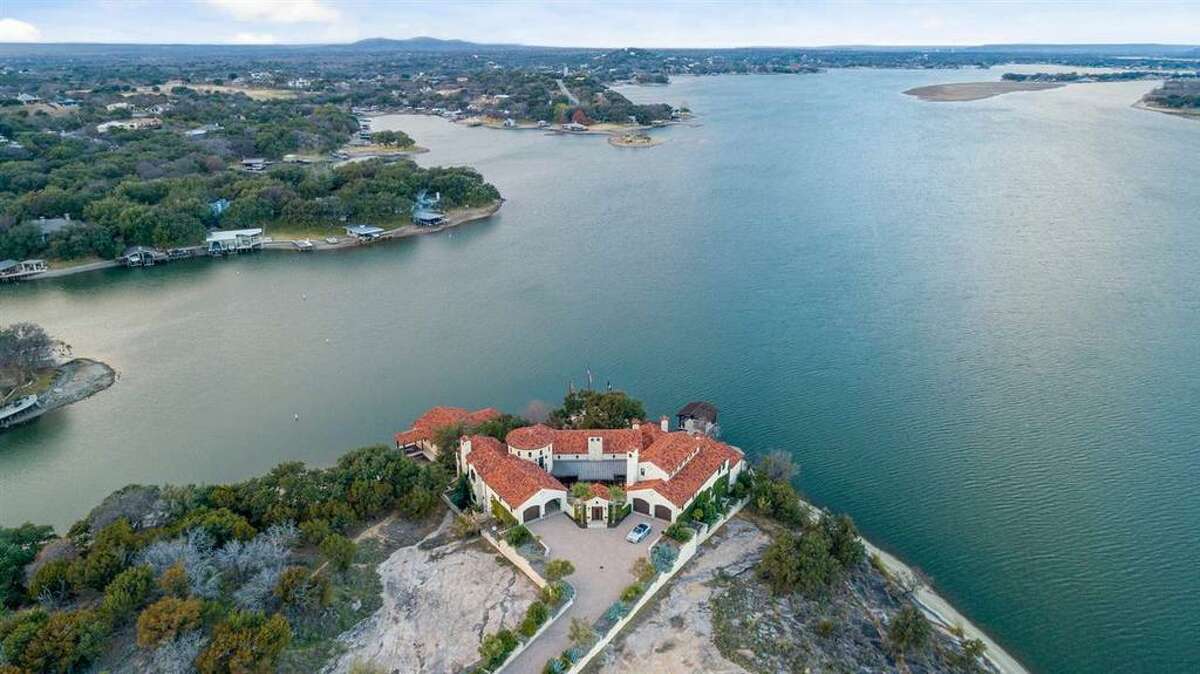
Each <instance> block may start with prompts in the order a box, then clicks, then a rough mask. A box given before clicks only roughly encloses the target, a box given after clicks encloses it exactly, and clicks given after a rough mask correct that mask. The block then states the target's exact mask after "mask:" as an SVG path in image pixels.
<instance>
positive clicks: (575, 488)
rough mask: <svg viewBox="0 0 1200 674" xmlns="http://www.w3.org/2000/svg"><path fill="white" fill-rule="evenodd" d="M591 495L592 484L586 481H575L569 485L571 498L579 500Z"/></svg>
mask: <svg viewBox="0 0 1200 674" xmlns="http://www.w3.org/2000/svg"><path fill="white" fill-rule="evenodd" d="M591 497H592V485H591V484H590V483H588V482H576V483H575V484H573V485H571V498H574V499H578V500H580V501H584V500H587V499H589V498H591Z"/></svg>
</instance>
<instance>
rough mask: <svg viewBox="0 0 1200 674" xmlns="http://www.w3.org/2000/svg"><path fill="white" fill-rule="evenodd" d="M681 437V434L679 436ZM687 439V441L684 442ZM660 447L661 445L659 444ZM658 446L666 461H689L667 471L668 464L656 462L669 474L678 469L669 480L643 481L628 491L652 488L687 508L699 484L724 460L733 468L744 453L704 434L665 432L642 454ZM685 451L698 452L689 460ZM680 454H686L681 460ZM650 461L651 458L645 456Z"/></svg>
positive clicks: (709, 476) (711, 474)
mask: <svg viewBox="0 0 1200 674" xmlns="http://www.w3.org/2000/svg"><path fill="white" fill-rule="evenodd" d="M678 436H682V439H679V438H678ZM684 439H686V440H688V442H686V443H685V442H683V440H684ZM660 445H661V447H658V446H660ZM656 447H658V450H657V451H656V454H660V455H661V458H660V460H662V461H664V462H665V463H670V462H673V461H676V460H677V459H678V460H681V461H686V462H685V463H683V465H682V467H679V466H678V465H676V468H673V469H670V470H668V469H667V467H666V466H664V465H662V464H660V463H658V462H657V461H656V462H655V465H657V466H659V467H660V468H662V469H663V470H666V471H667V473H668V474H671V473H672V472H673V471H674V470H678V472H676V473H674V474H673V475H671V477H670V479H668V480H642V481H641V482H635V483H633V484H631V485H629V488H628V490H627V491H628V492H630V493H632V492H634V491H637V490H639V489H653V490H654V491H656V492H658V493H659V494H661V495H662V496H663V497H664V498H666V499H667V500H668V501H670V502H671V503H674V504H675V505H676V506H679V507H680V508H682V507H684V506H685V505H686V504H687V502H688V501H689V500H691V498H692V497H693V496H695V495H696V492H698V491H699V490H700V487H702V486H704V483H705V482H708V480H709V478H711V477H712V476H713V475H714V474H715V473H716V472H717V471H718V470H719V469H720V468H721V466H722V465H723V464H724V463H725V461H726V460H728V461H729V468H730V469H732V468H733V467H734V466H736V465H737V464H738V463H740V462H741V461H742V453H741V452H740V451H738V450H736V449H734V448H733V447H730V446H729V445H727V444H725V443H723V442H718V441H716V440H713V439H711V438H707V437H704V436H689V435H687V434H686V433H666V434H664V435H663V437H662V438H660V439H659V440H657V441H655V443H654V444H653V445H651V446H650V447H648V448H647V449H646V452H645V454H643V456H648V455H649V454H650V453H651V450H655V448H656ZM684 450H686V451H687V452H688V453H689V454H690V453H691V452H692V451H695V454H694V455H692V456H691V458H690V459H687V458H686V456H685V455H684V454H683V452H684ZM680 457H683V458H682V459H680ZM645 460H647V461H649V460H650V459H648V458H646V459H645Z"/></svg>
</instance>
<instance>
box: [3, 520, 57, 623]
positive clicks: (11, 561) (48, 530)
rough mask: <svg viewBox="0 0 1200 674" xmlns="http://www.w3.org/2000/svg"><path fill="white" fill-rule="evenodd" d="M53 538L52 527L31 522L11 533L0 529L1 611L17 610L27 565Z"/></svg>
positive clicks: (10, 530) (14, 529) (12, 530)
mask: <svg viewBox="0 0 1200 674" xmlns="http://www.w3.org/2000/svg"><path fill="white" fill-rule="evenodd" d="M53 538H54V529H53V528H52V527H48V526H37V525H35V524H30V523H29V522H26V523H25V524H22V525H21V526H19V527H16V528H12V529H8V528H4V527H0V609H2V608H3V607H4V606H14V605H16V604H17V602H18V601H19V600H20V599H21V596H22V595H23V594H24V592H22V590H21V580H22V574H23V573H24V569H25V565H26V564H28V563H30V562H32V561H33V560H34V558H35V557H37V553H38V551H39V550H41V549H42V546H44V545H45V544H46V543H47V542H49V541H50V540H51V539H53ZM0 612H2V611H0Z"/></svg>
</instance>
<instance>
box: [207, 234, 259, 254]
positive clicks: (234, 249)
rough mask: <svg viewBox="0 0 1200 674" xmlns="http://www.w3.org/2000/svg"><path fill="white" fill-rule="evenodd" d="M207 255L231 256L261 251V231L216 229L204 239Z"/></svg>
mask: <svg viewBox="0 0 1200 674" xmlns="http://www.w3.org/2000/svg"><path fill="white" fill-rule="evenodd" d="M204 243H205V246H206V248H207V250H208V254H209V255H214V256H217V255H232V254H235V253H244V252H247V251H252V250H261V249H262V246H263V230H262V228H260V227H255V228H253V229H218V230H214V231H211V232H209V233H208V236H207V237H205V239H204Z"/></svg>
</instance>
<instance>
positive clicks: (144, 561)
mask: <svg viewBox="0 0 1200 674" xmlns="http://www.w3.org/2000/svg"><path fill="white" fill-rule="evenodd" d="M446 483H447V476H446V473H445V472H444V471H443V470H442V469H441V467H440V466H436V465H433V466H429V465H418V464H416V463H413V462H412V461H410V460H409V459H407V458H406V457H404V456H403V454H402V453H400V452H398V451H397V450H394V449H390V448H388V447H383V446H376V447H366V448H363V449H359V450H355V451H353V452H350V453H349V454H346V455H345V456H343V457H342V458H341V459H340V460H339V461H338V462H337V464H336V465H335V466H333V467H330V468H325V469H312V468H307V467H305V466H304V465H303V464H300V463H285V464H281V465H280V466H278V467H277V468H275V469H274V470H272V471H271V472H270V473H268V474H267V475H265V476H262V477H258V478H254V479H251V480H247V481H245V482H240V483H236V484H230V485H213V486H185V487H164V488H161V489H159V488H146V487H130V488H126V489H125V490H122V491H121V492H118V493H117V494H115V495H114V497H110V499H109V500H106V505H107V507H106V505H102V506H101V507H100V508H97V510H96V511H93V513H92V515H91V516H89V517H88V518H87V519H85V520H83V521H81V522H79V523H77V524H76V525H75V526H73V527H72V528H71V531H70V532H69V534H68V535H67V536H66V537H65V538H64V539H57V540H55V539H53V535H52V531H51V530H50V528H49V527H36V526H34V525H30V524H26V525H23V526H21V527H18V528H15V529H0V592H3V593H4V594H3V597H2V598H3V600H4V608H3V609H0V611H3V612H2V613H0V671H3V672H5V674H9V673H10V672H12V673H16V672H26V671H29V672H41V671H62V672H69V671H81V670H83V669H84V668H86V667H87V666H88V665H89V663H93V662H95V661H97V660H98V659H100V658H101V657H102V656H103V655H104V654H105V653H106V651H107V650H108V649H109V648H111V647H112V644H113V643H115V642H117V641H119V640H121V639H131V638H133V639H136V643H137V645H138V648H139V649H141V651H142V652H143V656H144V657H145V658H146V660H145V662H147V663H151V666H153V668H154V669H155V670H156V671H191V668H193V667H194V668H195V669H196V670H198V671H201V672H244V671H260V670H269V669H271V667H272V666H273V663H274V662H275V661H276V659H277V658H278V657H279V656H280V653H282V652H283V650H284V649H285V648H287V647H288V645H289V643H290V642H291V640H292V638H293V633H294V629H295V628H296V626H298V625H304V624H308V623H311V622H313V621H316V620H319V619H320V616H321V615H322V612H323V610H324V607H325V606H326V605H327V604H328V602H329V598H330V588H331V580H332V579H336V578H337V577H338V574H340V573H343V572H345V571H346V569H348V568H349V567H350V565H351V564H352V563H353V560H354V558H355V554H356V546H355V544H354V543H353V542H352V541H351V540H350V539H349V538H348V537H347V535H346V534H348V533H351V532H352V531H353V530H355V529H356V528H357V527H359V526H361V525H362V524H363V523H364V522H366V521H368V520H372V519H375V518H378V517H381V516H383V515H385V514H387V513H391V512H396V511H399V512H405V513H407V514H409V515H411V516H414V517H419V516H423V515H425V514H428V512H429V511H430V510H432V509H433V508H434V507H435V506H436V502H434V501H430V500H427V499H425V498H424V497H422V496H420V495H421V494H422V493H433V494H436V493H438V492H439V491H441V490H442V489H443V488H444V487H445V485H446ZM135 491H138V492H139V493H140V492H144V493H145V494H146V495H147V498H144V499H141V500H137V499H125V500H122V499H121V498H115V497H118V496H128V495H129V494H130V493H131V492H135ZM134 501H137V502H139V503H140V504H141V505H140V506H138V507H137V508H136V509H135V508H131V507H129V506H128V505H127V504H128V503H130V502H134ZM109 504H117V505H116V506H113V505H109ZM121 504H125V505H121ZM116 511H120V512H116ZM114 515H119V516H117V517H115V519H114V518H113V517H114ZM109 520H111V521H109ZM146 522H154V523H155V524H154V525H152V526H147V525H144V523H146ZM314 548H315V549H314ZM39 551H40V553H44V554H40V553H39ZM51 553H53V554H51Z"/></svg>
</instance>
